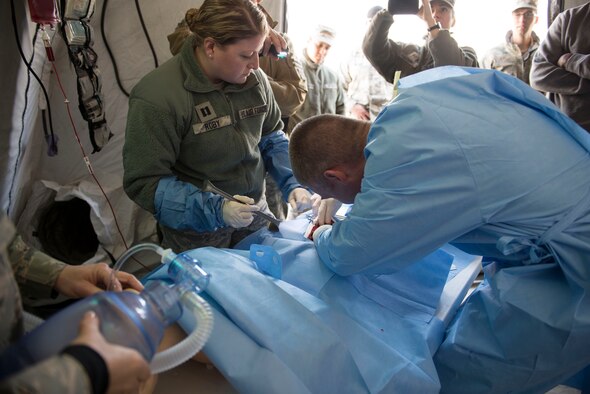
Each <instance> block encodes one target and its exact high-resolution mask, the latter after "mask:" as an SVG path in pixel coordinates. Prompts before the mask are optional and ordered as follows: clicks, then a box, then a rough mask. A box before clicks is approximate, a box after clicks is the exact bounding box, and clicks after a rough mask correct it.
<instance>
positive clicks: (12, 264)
mask: <svg viewBox="0 0 590 394" xmlns="http://www.w3.org/2000/svg"><path fill="white" fill-rule="evenodd" d="M64 267H65V264H64V263H62V262H59V261H57V260H55V259H53V258H51V257H49V256H47V255H45V254H44V253H41V252H39V251H36V250H33V249H31V248H30V247H28V246H27V245H26V244H25V243H24V242H23V241H22V239H21V238H20V237H19V236H18V235H16V231H15V229H14V226H13V225H12V223H11V222H10V220H9V219H8V218H7V217H6V216H5V215H3V214H0V306H1V308H2V309H1V313H2V319H0V351H1V350H3V349H5V348H6V347H7V346H8V345H9V344H10V343H12V342H14V341H16V340H18V339H19V338H20V336H22V335H23V333H24V329H23V316H22V302H21V295H20V294H21V293H19V287H20V290H21V291H22V295H23V298H44V297H49V296H50V295H51V291H52V289H53V284H54V283H55V280H56V278H57V276H58V275H59V273H60V272H61V270H62V269H63V268H64ZM17 283H18V286H17ZM0 392H2V393H5V392H15V393H16V392H18V393H41V392H42V393H90V392H91V385H90V381H89V379H88V376H87V374H86V372H85V370H84V368H83V367H82V365H81V364H80V363H78V361H76V360H75V359H74V358H73V357H70V356H67V355H61V356H55V357H52V358H50V359H47V360H45V361H43V362H42V363H39V364H37V365H35V366H33V367H30V368H28V369H26V370H24V371H22V372H20V373H19V374H17V375H14V376H11V377H10V378H8V379H6V380H4V381H2V382H0Z"/></svg>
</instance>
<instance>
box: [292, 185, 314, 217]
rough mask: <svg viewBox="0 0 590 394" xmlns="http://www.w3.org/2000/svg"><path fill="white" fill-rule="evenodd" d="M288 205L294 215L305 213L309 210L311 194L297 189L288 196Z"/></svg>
mask: <svg viewBox="0 0 590 394" xmlns="http://www.w3.org/2000/svg"><path fill="white" fill-rule="evenodd" d="M288 201H289V205H290V206H291V209H292V210H293V211H294V212H295V213H296V214H298V213H301V212H305V211H307V210H308V209H311V204H312V201H311V193H310V192H308V191H307V190H305V189H304V188H302V187H297V188H295V189H293V191H291V193H290V194H289V199H288Z"/></svg>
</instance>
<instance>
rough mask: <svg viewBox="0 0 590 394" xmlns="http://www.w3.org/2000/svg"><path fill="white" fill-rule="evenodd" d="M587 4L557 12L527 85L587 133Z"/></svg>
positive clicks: (589, 12)
mask: <svg viewBox="0 0 590 394" xmlns="http://www.w3.org/2000/svg"><path fill="white" fill-rule="evenodd" d="M588 26H590V3H585V4H583V5H581V6H579V7H575V8H570V9H567V10H565V11H563V12H562V13H561V14H559V15H557V17H556V18H555V20H554V21H553V23H551V26H549V30H548V31H547V35H546V36H545V38H544V39H543V40H542V41H541V45H540V46H539V50H538V51H537V53H536V54H535V57H534V59H533V65H532V68H531V86H532V87H534V88H535V89H537V90H539V91H542V92H546V93H548V95H549V99H551V101H553V102H554V103H555V105H557V106H558V107H559V108H560V109H561V110H562V111H563V112H564V113H565V114H566V115H569V116H570V117H571V118H572V119H574V120H575V121H576V122H578V124H579V125H580V126H582V127H583V128H584V129H586V131H588V132H590V29H588Z"/></svg>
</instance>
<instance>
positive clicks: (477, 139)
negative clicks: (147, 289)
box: [316, 67, 590, 393]
mask: <svg viewBox="0 0 590 394" xmlns="http://www.w3.org/2000/svg"><path fill="white" fill-rule="evenodd" d="M402 81H403V83H402V84H401V86H400V88H401V89H400V91H401V93H400V95H399V96H398V97H397V98H396V99H395V100H394V101H392V102H391V103H390V104H389V105H388V106H387V107H386V108H385V109H384V110H383V111H382V112H381V114H380V115H379V117H378V118H377V119H376V120H375V122H374V124H373V125H372V127H371V129H370V132H369V136H368V142H367V145H366V148H365V157H366V167H365V173H364V178H363V180H362V186H361V192H360V193H359V194H358V195H357V196H356V198H355V201H354V206H353V207H352V209H351V211H350V212H349V215H348V217H347V218H346V219H345V220H343V221H341V222H338V223H336V224H334V226H333V227H332V228H331V230H328V231H326V232H324V233H323V234H322V235H321V236H320V237H319V239H318V240H317V242H316V244H317V250H318V253H319V255H320V257H321V259H322V261H323V262H324V263H325V264H326V265H327V266H328V267H330V268H331V269H332V270H334V271H335V272H337V273H339V274H342V275H349V274H353V273H359V272H370V273H375V274H379V273H390V272H394V271H396V270H399V269H401V268H402V267H404V266H406V265H408V264H411V263H412V262H414V261H419V260H420V259H421V258H422V257H424V256H426V255H427V254H429V253H431V252H433V251H434V250H436V249H437V248H439V247H441V246H442V245H443V244H444V243H446V242H450V243H452V244H453V245H454V246H457V247H459V248H461V249H463V250H464V251H466V252H468V253H471V254H477V255H482V256H484V259H485V261H486V262H487V265H486V266H485V268H484V271H485V276H486V280H485V282H484V284H483V285H482V286H480V287H479V288H478V289H477V290H476V291H475V292H474V293H473V294H472V295H471V297H470V298H469V299H468V300H467V301H466V302H465V303H464V305H463V306H462V308H461V309H460V311H459V313H458V314H457V316H456V318H455V319H454V321H453V322H452V324H451V325H450V327H449V329H448V330H447V333H446V338H445V340H444V342H443V344H442V346H441V347H440V348H439V350H438V352H437V354H436V357H435V363H436V366H437V371H438V374H439V378H440V380H441V385H442V392H452V393H462V392H465V393H473V392H486V393H489V392H509V391H517V392H542V391H543V390H547V389H549V388H551V387H553V386H555V385H556V384H557V383H559V382H561V381H563V379H565V378H567V377H569V376H571V375H573V374H575V373H576V372H577V371H579V370H581V369H582V368H583V367H584V366H586V365H588V364H590V296H589V292H590V155H589V150H590V135H589V134H587V133H586V132H585V131H584V130H583V129H581V128H580V127H579V126H577V125H576V124H575V123H574V122H573V121H572V120H571V119H569V118H567V117H566V116H565V115H563V114H562V113H561V112H559V110H558V109H557V108H556V107H555V106H553V104H551V103H550V102H549V101H548V100H546V99H545V98H544V97H543V96H542V95H541V94H539V93H538V92H536V91H534V90H533V89H531V88H529V87H528V86H527V85H526V84H524V83H522V82H520V81H519V80H517V79H515V78H512V77H510V76H507V75H505V74H502V73H499V72H496V71H491V70H478V69H468V68H457V67H441V68H436V69H433V70H430V71H426V72H424V73H420V74H416V75H415V76H411V77H408V78H405V79H403V80H402Z"/></svg>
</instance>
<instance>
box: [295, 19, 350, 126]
mask: <svg viewBox="0 0 590 394" xmlns="http://www.w3.org/2000/svg"><path fill="white" fill-rule="evenodd" d="M335 38H336V32H335V31H334V29H332V28H331V27H329V26H325V25H318V26H316V27H315V29H314V30H313V31H312V33H311V34H310V36H309V39H308V41H307V45H306V46H305V48H304V49H303V56H302V58H303V71H304V73H305V79H306V81H307V96H305V101H304V102H303V105H302V106H301V108H300V109H299V110H298V111H297V112H296V113H295V114H294V115H293V116H292V117H291V120H290V122H289V134H290V132H291V130H293V128H294V127H295V125H297V123H299V122H301V121H302V120H303V119H307V118H309V117H311V116H314V115H319V114H339V115H344V112H345V103H344V89H343V88H342V83H341V81H340V78H339V77H338V74H336V72H334V71H333V70H331V69H330V68H329V67H327V66H326V65H325V64H324V60H325V59H326V56H327V55H328V52H329V51H330V48H331V47H332V44H333V43H334V40H335Z"/></svg>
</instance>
